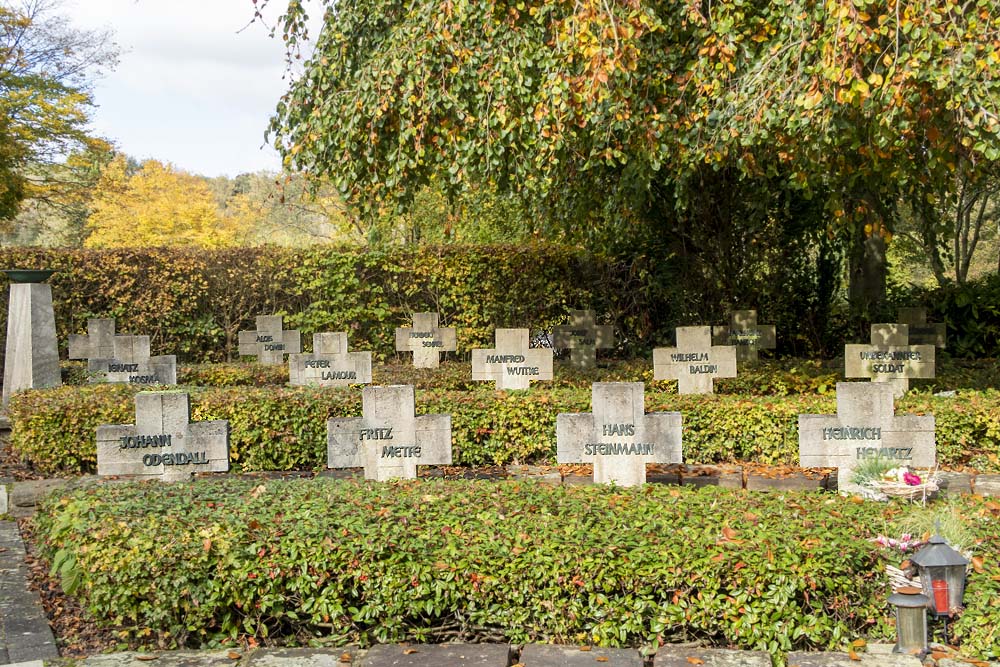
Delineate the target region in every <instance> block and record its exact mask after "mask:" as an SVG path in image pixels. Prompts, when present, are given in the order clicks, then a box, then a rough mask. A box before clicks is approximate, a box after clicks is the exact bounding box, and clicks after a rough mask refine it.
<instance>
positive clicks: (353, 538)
mask: <svg viewBox="0 0 1000 667" xmlns="http://www.w3.org/2000/svg"><path fill="white" fill-rule="evenodd" d="M956 502H960V503H961V505H960V506H959V505H956V506H955V507H957V508H959V509H960V510H961V512H962V514H963V516H964V517H966V518H967V519H966V520H967V521H968V522H969V524H970V527H971V529H972V530H973V531H974V533H975V536H976V538H977V539H978V540H979V543H978V544H977V546H976V550H977V552H978V553H980V554H982V553H994V554H995V553H997V551H996V549H997V548H998V547H1000V539H998V535H997V518H996V515H997V512H996V507H995V506H996V504H995V503H992V504H991V503H990V502H989V501H984V500H983V499H975V498H965V499H962V500H961V501H956ZM903 513H904V510H903V508H902V506H900V505H895V504H890V505H883V504H878V503H856V502H852V501H851V500H849V499H840V498H838V497H830V496H828V495H822V494H787V495H786V494H760V493H752V492H745V491H727V490H720V489H715V488H706V489H702V490H692V489H690V488H683V487H682V488H670V487H663V486H657V485H648V486H645V487H641V488H631V489H621V488H615V487H613V486H612V487H604V486H600V487H598V486H595V487H555V488H553V487H548V486H546V485H542V484H537V483H532V482H524V481H521V482H498V483H494V482H445V481H442V480H420V481H410V482H397V483H382V484H374V483H363V482H350V481H344V480H328V479H316V480H287V481H270V482H268V483H266V484H260V483H259V482H249V481H239V480H233V479H228V480H201V481H199V482H196V483H192V484H183V485H160V484H149V483H132V484H122V485H112V486H101V487H97V488H94V487H91V488H84V489H80V490H76V491H74V492H72V493H71V494H69V495H68V496H66V497H63V498H60V499H51V500H50V501H49V502H48V504H47V506H46V507H44V508H43V511H41V512H39V513H38V515H37V517H36V519H35V521H36V524H37V535H38V538H39V541H40V544H41V547H42V552H43V555H44V556H45V557H47V558H48V559H49V560H50V561H51V562H52V565H53V572H54V573H56V574H58V575H59V576H61V578H62V584H63V587H64V589H65V590H66V591H67V592H68V593H70V594H74V595H77V596H78V597H80V598H81V600H82V602H83V604H84V605H85V608H86V609H87V611H88V612H89V613H90V614H91V615H92V617H93V618H95V619H97V620H98V622H99V623H101V624H102V625H105V626H107V627H111V628H114V629H116V630H117V631H119V632H120V634H121V636H122V637H123V638H127V639H129V640H130V641H131V642H132V643H133V644H141V645H146V646H157V645H158V646H161V647H172V646H191V647H203V646H218V645H220V644H222V645H224V644H226V643H228V642H230V641H237V640H239V639H241V638H244V637H246V636H253V637H258V638H266V640H267V641H269V642H277V643H287V642H297V643H301V642H307V641H310V640H314V641H322V642H324V643H335V644H344V643H351V642H359V643H361V644H369V643H371V642H394V641H401V640H416V641H428V640H441V639H447V638H453V637H462V638H465V639H474V638H481V637H484V636H489V637H492V638H494V639H495V638H498V637H502V638H504V639H506V640H509V641H512V642H515V643H521V642H532V641H554V642H569V643H587V644H589V643H594V644H598V645H603V646H621V645H632V646H641V647H647V648H649V649H651V650H655V648H656V647H657V646H659V645H661V644H662V643H665V642H678V641H701V642H707V643H710V644H714V645H720V646H737V647H740V648H745V649H761V650H767V651H771V652H772V653H780V652H783V651H788V650H802V649H841V650H843V649H845V648H846V647H847V646H848V645H849V643H850V642H852V640H854V639H855V638H858V637H860V638H862V639H867V640H878V641H886V640H887V639H889V638H891V637H892V636H893V634H894V632H893V628H892V620H891V617H892V608H891V607H890V606H889V605H888V604H887V601H886V597H887V595H888V588H889V587H888V581H887V579H886V575H885V570H884V565H885V564H886V563H887V562H888V563H891V564H893V565H898V563H899V560H901V558H902V556H900V555H899V554H884V553H882V552H880V551H879V547H877V546H875V544H874V543H873V542H872V538H874V537H875V536H876V534H877V533H882V532H887V533H888V534H889V535H893V534H895V535H898V534H899V533H898V532H896V533H894V532H893V530H894V528H893V526H894V523H895V521H896V520H897V519H898V518H899V517H900V516H901V515H902V514H903ZM164 535H169V536H170V539H163V536H164ZM991 550H992V551H991ZM982 561H983V562H982V563H980V564H979V565H978V566H977V568H976V570H974V571H973V572H972V573H971V574H970V577H969V586H968V591H967V594H966V598H965V600H966V604H967V608H966V611H965V612H964V613H963V614H962V616H961V617H960V618H959V620H958V621H957V622H955V623H954V624H953V625H952V628H953V633H954V634H953V638H954V639H957V640H958V641H959V642H961V644H962V647H963V650H964V651H965V653H966V655H978V656H980V657H982V658H990V657H997V656H998V655H1000V653H998V649H997V645H996V643H995V642H992V641H991V636H992V632H993V630H995V628H996V626H997V623H998V622H1000V608H997V607H996V606H995V605H994V604H993V601H994V600H995V595H996V594H997V593H998V592H1000V584H998V583H997V580H1000V576H998V575H1000V562H998V560H997V559H996V558H986V559H982Z"/></svg>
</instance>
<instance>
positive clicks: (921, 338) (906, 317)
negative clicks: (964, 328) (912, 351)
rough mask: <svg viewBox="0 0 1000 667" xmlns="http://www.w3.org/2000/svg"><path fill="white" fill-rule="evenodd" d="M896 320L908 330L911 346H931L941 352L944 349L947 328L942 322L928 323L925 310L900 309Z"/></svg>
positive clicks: (914, 308)
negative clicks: (939, 349)
mask: <svg viewBox="0 0 1000 667" xmlns="http://www.w3.org/2000/svg"><path fill="white" fill-rule="evenodd" d="M896 319H898V320H899V323H900V324H905V325H907V327H908V328H909V331H910V339H909V341H910V344H911V345H933V346H934V347H939V348H941V349H942V350H943V349H944V348H945V345H946V343H947V339H948V336H947V327H946V326H945V324H944V322H937V323H933V324H932V323H929V322H928V321H927V309H926V308H923V307H913V308H900V309H899V313H898V314H897V318H896Z"/></svg>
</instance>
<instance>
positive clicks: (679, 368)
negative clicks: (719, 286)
mask: <svg viewBox="0 0 1000 667" xmlns="http://www.w3.org/2000/svg"><path fill="white" fill-rule="evenodd" d="M736 349H737V348H736V347H734V346H732V345H712V330H711V327H677V347H658V348H655V349H654V350H653V379H654V380H677V393H679V394H712V393H714V392H715V387H714V379H715V378H734V377H736Z"/></svg>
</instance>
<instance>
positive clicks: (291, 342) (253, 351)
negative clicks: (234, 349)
mask: <svg viewBox="0 0 1000 667" xmlns="http://www.w3.org/2000/svg"><path fill="white" fill-rule="evenodd" d="M239 344H240V347H239V352H240V355H241V356H245V357H254V356H256V357H257V363H259V364H281V363H284V361H285V355H286V354H298V353H300V352H302V337H301V336H300V335H299V332H298V331H294V330H292V331H282V318H281V316H280V315H258V316H257V329H256V331H241V332H240V339H239Z"/></svg>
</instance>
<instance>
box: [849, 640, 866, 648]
mask: <svg viewBox="0 0 1000 667" xmlns="http://www.w3.org/2000/svg"><path fill="white" fill-rule="evenodd" d="M864 645H865V640H864V639H855V640H854V641H853V642H851V646H853V647H854V648H863V647H864Z"/></svg>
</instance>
